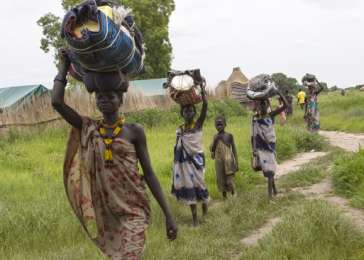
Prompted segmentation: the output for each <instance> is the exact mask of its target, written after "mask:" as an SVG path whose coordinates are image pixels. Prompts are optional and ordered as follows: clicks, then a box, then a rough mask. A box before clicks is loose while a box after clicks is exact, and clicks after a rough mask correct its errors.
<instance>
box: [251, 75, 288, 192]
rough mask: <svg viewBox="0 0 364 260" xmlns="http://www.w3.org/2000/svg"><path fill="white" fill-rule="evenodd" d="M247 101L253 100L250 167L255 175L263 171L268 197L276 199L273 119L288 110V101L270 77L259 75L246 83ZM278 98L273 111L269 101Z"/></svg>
mask: <svg viewBox="0 0 364 260" xmlns="http://www.w3.org/2000/svg"><path fill="white" fill-rule="evenodd" d="M247 95H248V98H250V99H251V100H253V111H254V115H253V118H252V138H251V140H252V148H253V158H252V167H253V169H254V170H255V171H263V174H264V176H265V177H266V178H267V179H268V196H269V198H270V199H272V198H273V195H277V188H276V185H275V181H274V175H275V173H276V171H277V160H276V134H275V130H274V122H275V117H276V116H277V115H279V114H280V113H281V112H283V111H284V110H285V109H286V108H287V100H286V98H285V97H284V95H283V94H282V93H281V92H280V91H279V90H278V89H277V87H276V86H275V84H274V82H273V81H272V79H271V77H270V76H269V75H266V74H262V75H258V76H256V77H254V78H253V79H251V80H250V81H249V85H248V92H247ZM275 95H278V96H279V98H280V99H281V100H282V103H283V104H282V105H281V106H280V107H279V108H277V109H275V110H273V111H272V108H271V104H270V101H269V98H271V97H273V96H275Z"/></svg>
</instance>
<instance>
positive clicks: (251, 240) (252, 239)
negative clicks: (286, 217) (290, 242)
mask: <svg viewBox="0 0 364 260" xmlns="http://www.w3.org/2000/svg"><path fill="white" fill-rule="evenodd" d="M280 222H281V218H272V219H270V220H269V221H268V222H267V223H266V224H265V225H264V226H262V227H261V228H259V229H258V230H256V231H254V232H253V233H252V234H251V235H249V236H248V237H246V238H244V239H242V240H241V243H243V244H244V245H246V246H254V245H256V244H257V243H258V241H259V240H261V239H262V238H263V237H265V236H266V235H268V234H269V233H270V232H271V231H272V230H273V228H274V226H275V225H277V224H278V223H280Z"/></svg>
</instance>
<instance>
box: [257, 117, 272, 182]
mask: <svg viewBox="0 0 364 260" xmlns="http://www.w3.org/2000/svg"><path fill="white" fill-rule="evenodd" d="M252 146H253V152H255V153H256V154H257V155H258V159H259V163H260V166H261V168H262V171H263V173H264V174H265V175H267V174H268V173H273V174H274V173H275V172H276V170H277V160H276V134H275V130H274V120H273V118H272V117H271V116H269V115H268V116H266V117H263V118H257V117H255V116H254V117H253V120H252Z"/></svg>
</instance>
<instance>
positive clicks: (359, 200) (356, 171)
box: [333, 150, 364, 209]
mask: <svg viewBox="0 0 364 260" xmlns="http://www.w3.org/2000/svg"><path fill="white" fill-rule="evenodd" d="M333 179H334V187H335V191H336V193H337V194H339V195H342V196H345V197H347V198H349V199H350V200H351V203H352V205H353V206H355V207H358V208H362V209H364V150H361V151H359V153H356V154H352V153H342V154H341V156H338V157H337V158H336V160H335V166H334V169H333Z"/></svg>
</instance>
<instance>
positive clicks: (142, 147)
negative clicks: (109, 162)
mask: <svg viewBox="0 0 364 260" xmlns="http://www.w3.org/2000/svg"><path fill="white" fill-rule="evenodd" d="M133 128H134V129H133V132H134V133H135V141H134V145H135V148H136V152H137V156H138V159H139V162H140V165H141V167H142V170H143V173H144V178H145V181H146V183H147V185H148V187H149V189H150V191H151V192H152V194H153V196H154V198H155V199H156V200H157V202H158V204H159V206H160V207H161V209H162V211H163V213H164V215H165V217H166V227H167V237H168V238H169V239H170V240H174V239H176V237H177V226H176V223H175V222H174V220H173V218H172V214H171V212H170V210H169V207H168V205H167V203H166V200H165V198H164V195H163V192H162V189H161V186H160V184H159V181H158V179H157V177H156V176H155V174H154V171H153V168H152V165H151V163H150V157H149V152H148V147H147V141H146V137H145V133H144V130H143V128H142V127H141V126H133Z"/></svg>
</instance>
